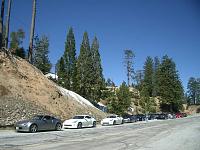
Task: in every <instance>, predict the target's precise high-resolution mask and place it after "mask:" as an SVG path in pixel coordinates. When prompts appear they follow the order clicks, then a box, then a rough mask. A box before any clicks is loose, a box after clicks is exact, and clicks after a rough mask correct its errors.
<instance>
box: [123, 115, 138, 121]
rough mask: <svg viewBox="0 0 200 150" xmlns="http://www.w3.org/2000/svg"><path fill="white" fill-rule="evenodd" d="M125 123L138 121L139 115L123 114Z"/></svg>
mask: <svg viewBox="0 0 200 150" xmlns="http://www.w3.org/2000/svg"><path fill="white" fill-rule="evenodd" d="M122 117H123V120H124V123H132V122H136V121H137V117H136V116H135V115H130V114H125V115H123V116H122Z"/></svg>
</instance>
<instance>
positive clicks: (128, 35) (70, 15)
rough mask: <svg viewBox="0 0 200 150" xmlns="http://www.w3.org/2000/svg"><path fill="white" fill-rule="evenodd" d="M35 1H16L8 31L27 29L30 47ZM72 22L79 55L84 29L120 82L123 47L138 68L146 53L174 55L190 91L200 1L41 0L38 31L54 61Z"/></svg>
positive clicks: (199, 42)
mask: <svg viewBox="0 0 200 150" xmlns="http://www.w3.org/2000/svg"><path fill="white" fill-rule="evenodd" d="M31 13H32V0H14V1H13V5H12V12H11V25H10V30H11V31H16V30H17V29H19V28H23V29H24V31H25V32H26V38H25V40H24V43H23V46H24V47H25V48H28V41H29V33H30V24H31ZM70 26H72V27H73V29H74V33H75V38H76V49H77V54H78V53H79V49H80V44H81V41H82V36H83V32H84V31H87V32H88V34H89V39H90V43H91V42H92V39H93V38H94V36H95V35H96V36H97V38H98V40H99V43H100V54H101V59H102V66H103V73H104V76H105V78H106V79H107V78H111V79H112V80H113V81H114V82H115V83H116V84H117V85H120V84H121V83H122V81H124V80H125V81H126V80H127V79H126V74H125V68H124V66H123V57H124V55H123V54H124V53H123V50H124V49H132V50H133V51H134V53H135V56H136V57H135V59H134V61H135V62H134V68H135V70H140V69H142V68H143V65H144V62H145V59H146V57H147V56H151V57H155V56H158V57H160V58H161V57H162V56H164V55H166V54H167V55H168V56H169V57H171V58H172V59H173V60H174V61H175V63H176V65H177V70H178V71H179V74H180V78H181V80H182V83H183V85H184V87H185V89H186V85H187V81H188V79H189V77H192V76H193V77H200V61H199V57H200V1H199V0H37V14H36V30H35V34H36V35H39V36H41V35H43V34H45V35H47V36H48V37H49V40H50V47H49V50H50V54H49V56H50V60H51V62H52V63H53V64H55V63H56V62H57V60H58V59H59V58H60V56H61V55H62V54H63V53H64V46H65V45H64V43H65V40H66V35H67V31H68V29H69V27H70Z"/></svg>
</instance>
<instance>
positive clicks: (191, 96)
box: [187, 77, 200, 104]
mask: <svg viewBox="0 0 200 150" xmlns="http://www.w3.org/2000/svg"><path fill="white" fill-rule="evenodd" d="M187 89H188V91H187V99H188V102H189V104H197V103H200V79H199V78H198V79H195V78H194V77H191V78H190V79H189V81H188V85H187Z"/></svg>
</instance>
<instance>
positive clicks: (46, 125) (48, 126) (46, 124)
mask: <svg viewBox="0 0 200 150" xmlns="http://www.w3.org/2000/svg"><path fill="white" fill-rule="evenodd" d="M53 128H54V127H53V120H52V117H51V116H44V118H43V129H44V130H52V129H53Z"/></svg>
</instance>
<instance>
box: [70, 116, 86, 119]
mask: <svg viewBox="0 0 200 150" xmlns="http://www.w3.org/2000/svg"><path fill="white" fill-rule="evenodd" d="M72 119H84V116H74V117H73V118H72Z"/></svg>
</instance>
